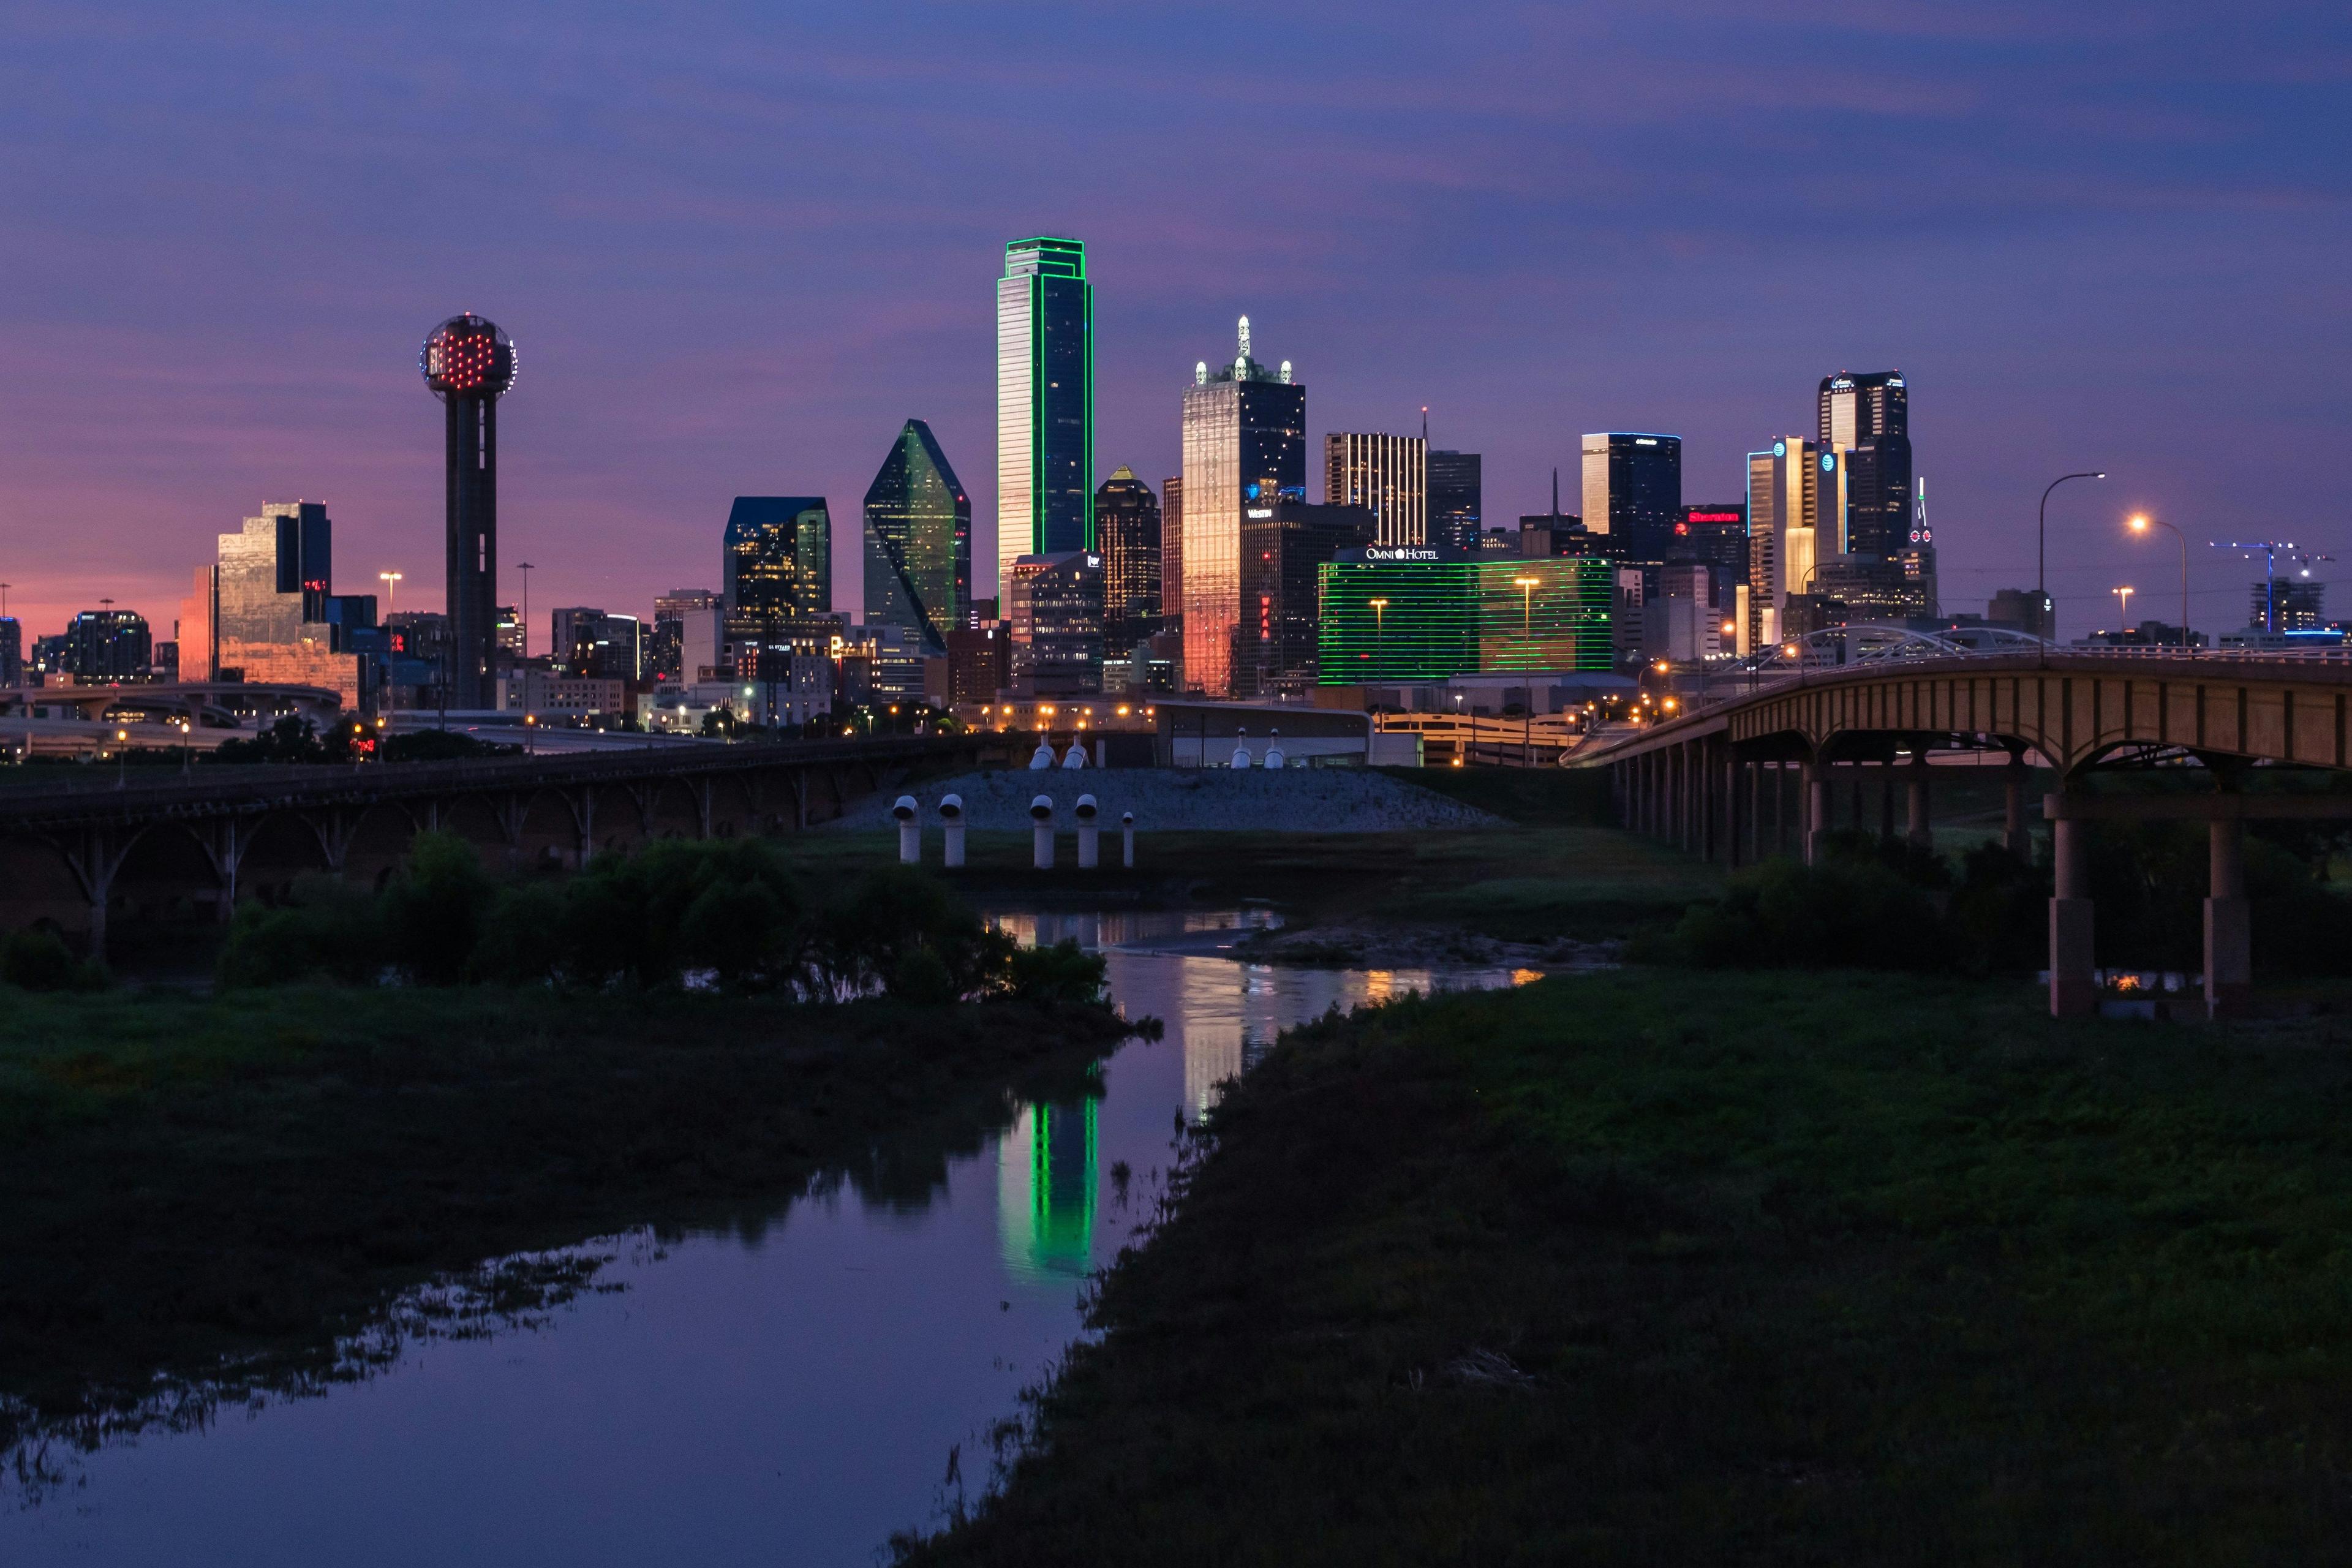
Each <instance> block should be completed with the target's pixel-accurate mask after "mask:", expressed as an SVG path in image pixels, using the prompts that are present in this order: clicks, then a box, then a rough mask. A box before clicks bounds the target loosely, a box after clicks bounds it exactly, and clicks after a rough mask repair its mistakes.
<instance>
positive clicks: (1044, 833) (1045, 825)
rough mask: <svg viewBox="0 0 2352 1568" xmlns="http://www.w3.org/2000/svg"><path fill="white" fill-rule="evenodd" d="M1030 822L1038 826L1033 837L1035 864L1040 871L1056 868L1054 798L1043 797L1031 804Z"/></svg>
mask: <svg viewBox="0 0 2352 1568" xmlns="http://www.w3.org/2000/svg"><path fill="white" fill-rule="evenodd" d="M1029 820H1030V821H1032V822H1034V823H1035V824H1036V825H1037V827H1036V831H1035V833H1034V835H1033V836H1032V837H1033V838H1034V845H1035V854H1034V865H1035V866H1036V868H1037V869H1039V870H1040V871H1050V870H1052V869H1053V868H1054V797H1053V796H1052V795H1039V796H1038V797H1037V798H1036V799H1034V800H1033V801H1031V802H1030V803H1029Z"/></svg>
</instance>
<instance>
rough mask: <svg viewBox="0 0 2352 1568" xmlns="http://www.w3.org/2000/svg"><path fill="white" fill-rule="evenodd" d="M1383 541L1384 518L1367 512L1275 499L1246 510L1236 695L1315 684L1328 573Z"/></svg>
mask: <svg viewBox="0 0 2352 1568" xmlns="http://www.w3.org/2000/svg"><path fill="white" fill-rule="evenodd" d="M1261 513H1263V514H1265V515H1260V514H1261ZM1379 542H1381V540H1380V521H1379V519H1377V518H1375V517H1374V516H1373V515H1372V512H1371V509H1370V508H1369V507H1361V506H1309V505H1307V503H1306V502H1304V501H1276V502H1275V504H1274V505H1273V506H1272V507H1250V508H1248V509H1246V510H1245V512H1244V516H1243V518H1242V554H1241V560H1242V571H1241V587H1242V617H1241V624H1240V626H1237V627H1236V628H1235V629H1234V663H1233V694H1234V696H1236V697H1273V696H1278V695H1297V694H1298V693H1301V692H1304V691H1306V690H1307V689H1308V688H1310V687H1312V686H1314V685H1315V683H1316V629H1315V628H1316V621H1317V618H1318V613H1319V612H1318V595H1319V593H1320V587H1319V583H1320V576H1319V574H1320V573H1321V571H1322V568H1323V567H1324V566H1325V565H1327V564H1328V563H1330V562H1333V561H1336V560H1338V559H1339V557H1340V556H1341V555H1343V554H1346V553H1348V552H1361V551H1362V550H1364V549H1365V547H1367V546H1368V545H1372V544H1376V543H1379ZM1403 548H1407V549H1420V548H1424V547H1422V546H1405V547H1403Z"/></svg>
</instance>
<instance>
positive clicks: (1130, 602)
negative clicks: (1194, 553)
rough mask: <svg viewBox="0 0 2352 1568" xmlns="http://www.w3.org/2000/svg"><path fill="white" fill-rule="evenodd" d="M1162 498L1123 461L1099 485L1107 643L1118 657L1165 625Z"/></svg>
mask: <svg viewBox="0 0 2352 1568" xmlns="http://www.w3.org/2000/svg"><path fill="white" fill-rule="evenodd" d="M1161 532H1162V530H1161V524H1160V498H1159V497H1157V496H1155V495H1153V494H1152V493H1151V487H1150V485H1147V484H1145V483H1144V482H1143V481H1142V480H1141V479H1137V478H1136V477H1135V470H1134V469H1132V468H1127V467H1125V466H1124V465H1122V466H1120V467H1119V468H1115V469H1113V470H1112V471H1111V476H1110V478H1108V479H1105V480H1104V481H1103V482H1102V488H1101V489H1097V490H1096V491H1095V538H1096V539H1097V540H1098V541H1099V542H1101V544H1102V549H1101V551H1100V552H1099V553H1100V554H1101V556H1102V562H1103V646H1104V647H1107V648H1108V649H1110V650H1112V651H1113V652H1114V653H1116V654H1118V656H1119V657H1121V658H1124V657H1126V653H1127V650H1128V648H1129V647H1131V646H1132V645H1133V644H1134V643H1136V642H1137V641H1139V639H1141V638H1144V637H1150V636H1151V634H1152V633H1154V632H1156V631H1158V630H1159V629H1160V538H1161Z"/></svg>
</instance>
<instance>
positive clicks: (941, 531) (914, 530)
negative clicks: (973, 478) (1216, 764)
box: [866, 419, 971, 654]
mask: <svg viewBox="0 0 2352 1568" xmlns="http://www.w3.org/2000/svg"><path fill="white" fill-rule="evenodd" d="M970 603H971V497H970V496H967V495H966V494H965V493H964V489H963V481H961V479H957V478H956V474H955V469H954V468H951V467H950V466H949V463H948V459H947V454H946V453H944V452H942V451H940V444H939V441H938V439H937V438H936V437H933V436H932V434H931V427H930V426H929V425H927V424H925V423H924V422H923V421H921V420H920V419H909V420H908V421H907V424H906V426H905V428H903V429H901V430H900V431H899V432H898V439H897V440H896V441H894V442H892V443H891V444H890V455H889V456H888V457H887V458H883V459H882V467H881V468H880V470H879V471H878V472H877V473H876V474H875V476H874V482H873V483H872V484H871V485H868V486H867V487H866V625H867V626H874V625H876V624H877V623H883V624H887V625H890V626H904V627H906V628H907V629H908V630H909V631H912V632H915V633H917V634H919V636H920V637H921V639H922V644H923V647H924V650H925V651H926V652H929V653H933V654H945V653H946V652H947V650H948V642H947V637H948V633H950V632H951V631H953V630H955V629H956V628H957V627H958V626H961V625H962V624H963V618H962V617H963V612H964V606H965V605H969V604H970Z"/></svg>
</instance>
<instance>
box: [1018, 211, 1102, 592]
mask: <svg viewBox="0 0 2352 1568" xmlns="http://www.w3.org/2000/svg"><path fill="white" fill-rule="evenodd" d="M1094 320H1095V296H1094V285H1093V284H1092V283H1090V282H1088V281H1087V247H1085V246H1084V245H1082V244H1080V243H1079V242H1078V241H1076V240H1075V239H1053V238H1047V237H1037V238H1034V239H1016V240H1014V241H1013V243H1012V244H1010V245H1008V246H1006V247H1004V276H1003V278H1001V279H998V280H997V284H996V565H997V590H998V594H999V596H1000V597H1001V596H1002V595H1003V574H1004V570H1005V568H1006V567H1007V566H1009V565H1010V564H1011V563H1012V562H1013V558H1014V557H1015V556H1020V555H1041V554H1059V553H1063V552H1068V551H1072V550H1092V549H1094V548H1095V521H1094V482H1095V481H1094V472H1095V344H1094Z"/></svg>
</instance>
